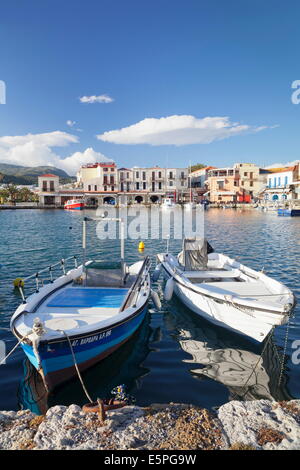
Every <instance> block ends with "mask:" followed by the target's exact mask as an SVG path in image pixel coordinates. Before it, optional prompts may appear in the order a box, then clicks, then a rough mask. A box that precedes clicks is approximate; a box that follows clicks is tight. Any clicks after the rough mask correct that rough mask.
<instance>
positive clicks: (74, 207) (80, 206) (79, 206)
mask: <svg viewBox="0 0 300 470" xmlns="http://www.w3.org/2000/svg"><path fill="white" fill-rule="evenodd" d="M64 208H65V209H66V210H75V211H76V210H77V211H80V210H82V209H84V203H83V202H78V203H76V204H65V206H64Z"/></svg>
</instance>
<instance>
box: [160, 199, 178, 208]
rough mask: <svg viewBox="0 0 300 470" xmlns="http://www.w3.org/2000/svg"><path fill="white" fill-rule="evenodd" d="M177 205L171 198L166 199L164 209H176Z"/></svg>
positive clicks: (163, 204)
mask: <svg viewBox="0 0 300 470" xmlns="http://www.w3.org/2000/svg"><path fill="white" fill-rule="evenodd" d="M175 205H176V204H175V202H174V201H173V199H172V198H171V197H166V198H165V199H164V200H163V203H162V205H161V206H162V207H174V206H175Z"/></svg>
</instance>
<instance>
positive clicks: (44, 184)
mask: <svg viewBox="0 0 300 470" xmlns="http://www.w3.org/2000/svg"><path fill="white" fill-rule="evenodd" d="M43 191H47V181H43Z"/></svg>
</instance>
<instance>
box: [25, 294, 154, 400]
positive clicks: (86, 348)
mask: <svg viewBox="0 0 300 470" xmlns="http://www.w3.org/2000/svg"><path fill="white" fill-rule="evenodd" d="M147 304H148V301H147V302H146V303H145V304H144V306H143V307H142V308H141V309H140V310H139V311H137V312H136V313H135V314H134V315H132V316H131V317H130V318H128V319H127V320H124V321H123V322H122V323H120V324H116V325H111V326H110V327H107V328H105V329H102V330H99V331H94V332H90V333H89V334H87V333H85V334H82V335H78V336H72V337H71V338H70V342H71V345H72V349H73V352H74V355H75V358H76V363H77V365H78V368H79V370H80V371H81V372H82V371H84V370H86V369H88V368H90V367H92V366H93V365H95V364H97V363H98V362H100V361H102V360H103V359H105V358H106V357H107V356H109V355H110V354H112V353H113V352H114V351H116V350H117V349H118V348H119V347H121V346H122V345H123V344H124V343H125V342H126V341H127V340H129V339H130V338H131V336H132V335H133V334H134V333H135V332H136V330H137V329H138V328H139V326H140V325H141V323H142V321H143V320H144V317H145V315H146V312H147ZM22 348H23V350H24V352H25V354H26V356H27V357H28V359H29V361H30V362H31V364H32V365H33V366H34V367H35V368H36V369H37V370H38V371H39V372H40V373H41V375H42V377H43V379H44V383H45V385H46V387H47V388H48V390H49V391H50V390H53V389H54V388H55V387H57V386H58V385H60V384H61V383H63V382H66V381H67V380H70V379H72V378H73V377H75V376H76V375H77V372H76V369H75V366H74V359H73V356H72V351H71V348H70V345H69V342H68V340H67V338H66V337H62V339H61V340H53V341H49V342H41V343H40V344H39V347H38V353H39V357H40V364H41V367H40V368H39V367H38V362H37V358H36V355H35V354H34V351H33V348H32V345H31V344H25V343H23V344H22Z"/></svg>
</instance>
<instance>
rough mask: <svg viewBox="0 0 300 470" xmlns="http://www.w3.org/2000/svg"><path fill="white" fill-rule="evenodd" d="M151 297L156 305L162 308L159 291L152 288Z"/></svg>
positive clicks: (158, 308) (157, 307)
mask: <svg viewBox="0 0 300 470" xmlns="http://www.w3.org/2000/svg"><path fill="white" fill-rule="evenodd" d="M151 298H152V302H153V303H154V306H155V308H156V309H157V310H160V309H161V301H160V298H159V295H158V293H157V292H155V291H154V290H152V289H151Z"/></svg>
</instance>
